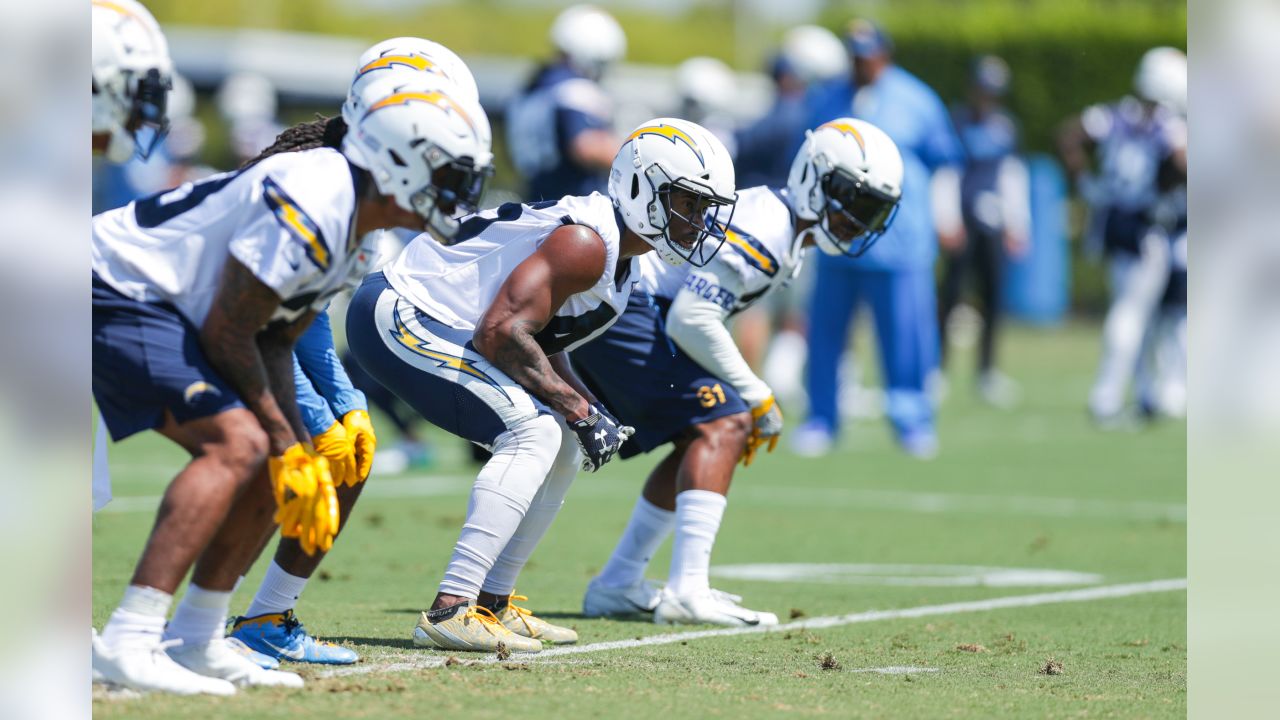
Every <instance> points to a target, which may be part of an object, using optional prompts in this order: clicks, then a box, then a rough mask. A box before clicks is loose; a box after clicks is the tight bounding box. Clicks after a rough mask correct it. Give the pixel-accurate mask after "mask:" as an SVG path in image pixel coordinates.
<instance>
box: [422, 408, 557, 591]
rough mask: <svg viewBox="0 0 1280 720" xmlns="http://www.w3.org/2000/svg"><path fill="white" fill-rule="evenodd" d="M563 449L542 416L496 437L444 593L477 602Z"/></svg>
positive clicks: (474, 492) (456, 546)
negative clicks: (486, 581)
mask: <svg viewBox="0 0 1280 720" xmlns="http://www.w3.org/2000/svg"><path fill="white" fill-rule="evenodd" d="M559 450H560V428H559V426H558V425H557V423H556V420H555V418H553V417H552V416H550V415H540V416H538V417H536V418H532V419H530V420H526V421H525V422H523V423H520V424H519V425H517V426H516V427H515V428H513V429H511V430H508V431H507V432H505V433H503V434H502V435H500V436H498V440H497V442H496V443H494V447H493V457H491V458H489V462H487V463H485V465H484V467H483V468H481V470H480V474H479V475H478V476H476V483H475V485H473V486H471V500H470V502H468V503H467V519H466V522H465V524H463V526H462V532H461V533H460V534H459V535H458V542H457V543H455V544H454V546H453V557H451V558H450V559H449V566H448V567H447V568H445V573H444V579H443V580H441V581H440V592H442V593H445V594H447V595H457V596H459V597H466V598H475V597H476V596H478V595H479V594H480V586H481V584H482V583H484V580H485V578H486V577H488V576H489V572H490V571H491V570H492V569H493V564H494V562H495V561H496V560H497V559H498V555H500V554H501V553H502V550H503V549H504V548H506V546H507V543H508V542H509V541H510V540H511V536H512V535H514V534H515V532H516V528H518V527H519V526H520V523H521V521H523V520H524V516H525V513H526V512H527V511H528V510H529V504H530V503H531V502H533V498H534V496H535V495H536V494H537V493H538V490H539V489H541V487H542V484H543V482H544V481H545V480H546V479H547V474H548V473H549V472H550V471H551V466H552V463H553V462H554V461H555V458H556V455H557V454H558V452H559Z"/></svg>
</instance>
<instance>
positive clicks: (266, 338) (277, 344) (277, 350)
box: [258, 331, 311, 447]
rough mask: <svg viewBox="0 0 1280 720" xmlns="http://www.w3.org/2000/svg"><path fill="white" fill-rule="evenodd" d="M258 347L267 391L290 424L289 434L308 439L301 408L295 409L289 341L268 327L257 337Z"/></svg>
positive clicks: (295, 391)
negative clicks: (291, 432) (290, 432)
mask: <svg viewBox="0 0 1280 720" xmlns="http://www.w3.org/2000/svg"><path fill="white" fill-rule="evenodd" d="M258 350H259V352H261V353H262V364H263V367H264V368H265V370H266V375H267V385H268V387H269V388H270V390H271V395H272V396H273V397H274V398H275V401H276V404H277V406H278V407H279V408H280V411H281V412H282V413H283V414H284V417H285V420H286V421H287V422H288V423H289V427H290V428H292V430H293V436H294V437H295V438H297V439H298V440H300V441H308V440H310V439H311V434H310V433H309V432H307V425H306V423H305V422H303V420H302V411H301V410H299V409H298V401H297V388H296V385H295V384H294V382H295V381H294V374H293V344H292V343H290V342H288V340H287V339H286V338H282V337H280V336H278V335H275V334H273V333H271V332H270V331H268V332H264V333H263V334H262V335H260V336H259V337H258ZM286 447H288V446H286Z"/></svg>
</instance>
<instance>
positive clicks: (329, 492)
mask: <svg viewBox="0 0 1280 720" xmlns="http://www.w3.org/2000/svg"><path fill="white" fill-rule="evenodd" d="M267 467H268V469H269V470H270V472H271V489H272V492H273V493H274V494H275V500H276V515H275V520H276V522H277V523H279V524H280V534H281V535H282V536H284V537H287V538H297V540H298V543H299V544H300V545H301V546H302V550H303V552H305V553H307V554H308V555H314V554H315V553H316V551H317V550H320V551H321V552H327V551H328V550H329V548H331V547H333V538H334V536H336V535H337V534H338V494H337V493H336V492H335V491H334V489H333V477H332V476H331V475H330V474H329V461H328V460H325V459H324V458H323V457H316V456H314V455H310V454H308V453H307V451H306V450H305V449H303V447H302V445H301V444H295V445H292V446H290V447H289V448H288V449H287V450H285V451H284V454H283V455H280V456H279V457H271V458H269V459H268V460H267Z"/></svg>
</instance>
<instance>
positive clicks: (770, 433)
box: [742, 395, 782, 466]
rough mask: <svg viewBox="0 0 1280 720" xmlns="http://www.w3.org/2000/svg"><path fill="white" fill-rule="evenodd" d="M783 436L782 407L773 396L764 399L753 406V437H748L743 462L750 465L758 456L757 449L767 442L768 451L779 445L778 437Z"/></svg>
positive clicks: (743, 452) (744, 464)
mask: <svg viewBox="0 0 1280 720" xmlns="http://www.w3.org/2000/svg"><path fill="white" fill-rule="evenodd" d="M781 436H782V408H780V407H778V402H777V401H776V400H774V398H773V396H772V395H770V396H769V397H767V398H765V399H764V402H761V403H760V404H759V405H757V406H755V407H753V408H751V437H749V438H747V447H746V449H745V450H743V451H742V464H743V466H748V465H750V464H751V461H752V460H754V459H755V457H756V450H759V449H760V446H762V445H764V444H765V443H768V444H769V447H768V451H769V452H773V449H774V448H775V447H777V446H778V438H779V437H781Z"/></svg>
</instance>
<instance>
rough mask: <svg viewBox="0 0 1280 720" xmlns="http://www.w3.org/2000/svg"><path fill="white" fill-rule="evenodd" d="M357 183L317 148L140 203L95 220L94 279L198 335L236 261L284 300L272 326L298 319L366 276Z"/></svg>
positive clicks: (338, 158)
mask: <svg viewBox="0 0 1280 720" xmlns="http://www.w3.org/2000/svg"><path fill="white" fill-rule="evenodd" d="M355 183H356V175H355V174H354V173H353V170H352V168H351V166H350V165H349V164H348V163H347V161H346V158H344V157H343V156H342V154H341V153H339V152H337V151H335V150H333V149H330V148H317V149H314V150H304V151H298V152H289V153H281V154H279V155H273V156H271V157H268V158H266V159H264V160H262V161H261V162H259V163H257V164H256V165H253V166H252V167H249V168H247V169H244V170H239V171H236V172H230V173H223V174H221V175H215V176H213V177H210V178H206V179H204V180H201V181H199V182H195V183H187V184H184V185H182V186H180V187H177V188H174V189H173V190H168V191H165V192H161V193H156V194H154V195H150V196H147V197H144V198H140V199H138V200H136V201H134V202H132V203H130V204H129V205H126V206H125V207H123V208H118V209H116V210H112V211H109V212H106V213H102V214H101V215H98V216H96V217H95V218H94V219H93V243H92V258H93V271H94V273H95V274H96V275H97V276H98V277H100V278H101V279H102V280H103V281H104V282H106V283H107V284H108V285H110V286H111V287H113V288H115V289H116V290H117V291H118V292H120V293H122V294H124V295H125V296H127V297H130V298H133V299H135V300H139V301H143V302H166V303H169V304H172V305H173V306H174V307H176V308H177V309H178V311H179V312H181V313H182V314H183V315H184V316H185V317H186V318H187V319H189V320H190V321H191V322H192V323H194V324H195V325H196V326H201V325H203V324H204V320H205V317H206V316H207V315H208V312H209V308H210V306H211V305H212V303H213V298H214V296H215V295H216V294H217V291H218V288H219V287H220V286H221V279H222V271H223V268H224V267H225V265H226V262H227V258H229V257H234V258H235V259H236V260H237V261H239V262H240V263H242V264H243V265H244V266H245V267H247V268H248V269H249V271H250V272H252V273H253V274H254V276H255V277H257V278H258V279H259V280H261V281H262V282H263V283H264V284H266V285H267V286H268V287H270V288H271V289H272V290H273V291H274V292H275V293H276V294H277V295H278V296H279V297H280V300H281V304H280V307H279V308H278V309H277V311H276V314H275V315H274V316H273V319H277V320H293V319H296V318H297V317H299V316H300V315H302V314H303V313H305V312H306V311H307V310H308V309H313V308H314V309H319V308H320V307H323V305H324V303H325V302H327V301H328V300H329V298H330V297H332V296H333V295H334V294H335V293H337V292H338V291H339V290H341V289H342V288H343V287H344V286H346V285H347V284H349V283H350V282H351V280H352V279H353V277H355V276H356V275H357V274H359V273H360V272H362V271H363V270H365V269H367V263H368V259H369V258H370V254H369V253H368V252H364V251H362V249H359V248H356V247H354V243H353V242H352V240H353V235H352V224H353V222H354V215H355V207H356V187H355Z"/></svg>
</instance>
